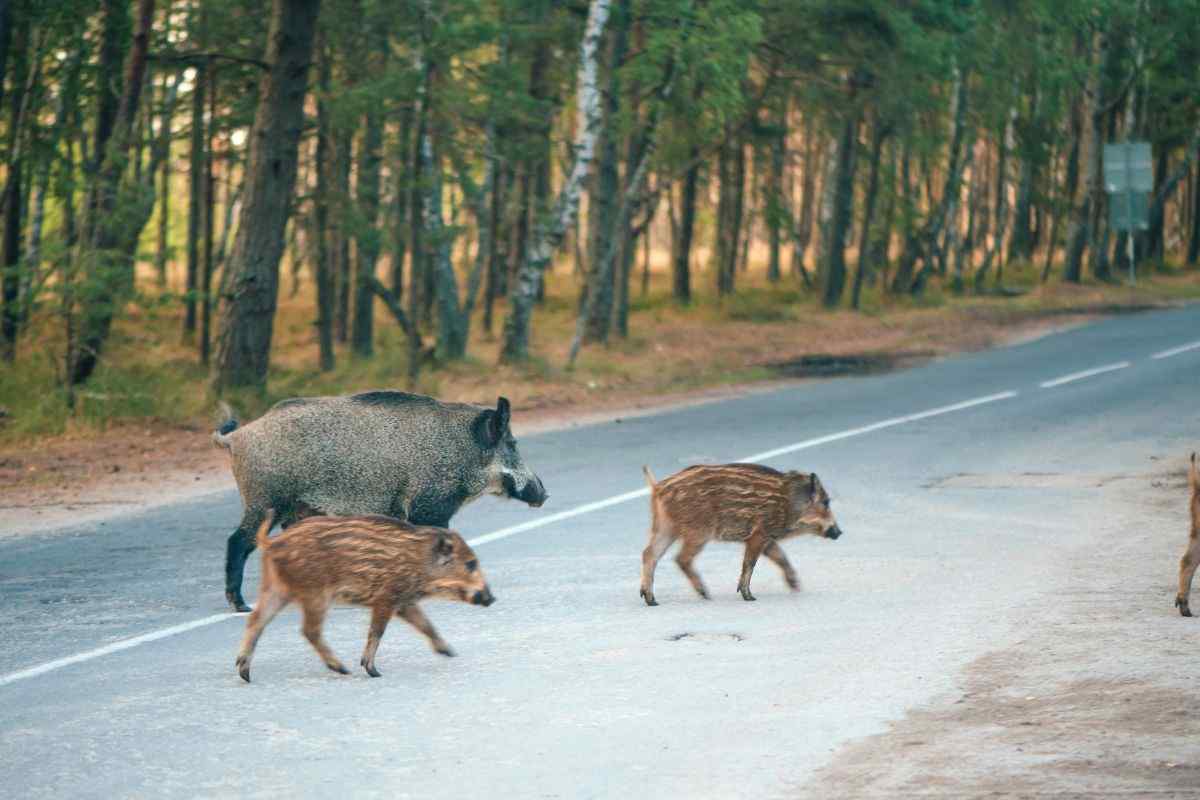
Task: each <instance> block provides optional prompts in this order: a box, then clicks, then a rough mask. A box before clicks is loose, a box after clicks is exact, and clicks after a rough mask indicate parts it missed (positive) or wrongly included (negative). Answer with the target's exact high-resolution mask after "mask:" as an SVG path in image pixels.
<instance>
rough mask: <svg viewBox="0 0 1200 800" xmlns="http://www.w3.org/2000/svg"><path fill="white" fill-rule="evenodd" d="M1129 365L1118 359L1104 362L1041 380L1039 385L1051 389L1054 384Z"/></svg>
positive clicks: (1069, 381) (1100, 373)
mask: <svg viewBox="0 0 1200 800" xmlns="http://www.w3.org/2000/svg"><path fill="white" fill-rule="evenodd" d="M1128 366H1129V362H1128V361H1118V362H1117V363H1116V364H1105V365H1104V366H1103V367H1095V368H1094V369H1085V370H1084V371H1082V372H1072V373H1071V374H1070V375H1063V376H1062V377H1060V378H1055V379H1053V380H1049V381H1042V382H1041V383H1040V384H1038V385H1039V386H1041V387H1042V388H1043V389H1053V388H1054V387H1055V386H1062V385H1063V384H1064V383H1071V382H1072V381H1081V380H1083V379H1084V378H1090V377H1092V376H1093V375H1102V374H1104V373H1105V372H1115V371H1116V370H1119V369H1125V368H1126V367H1128Z"/></svg>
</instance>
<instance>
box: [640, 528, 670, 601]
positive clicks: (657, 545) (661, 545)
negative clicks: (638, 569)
mask: <svg viewBox="0 0 1200 800" xmlns="http://www.w3.org/2000/svg"><path fill="white" fill-rule="evenodd" d="M673 541H675V537H674V536H672V535H671V533H670V531H669V530H664V528H663V527H658V526H655V527H654V528H652V529H651V531H650V543H649V544H648V545H646V549H645V550H643V551H642V590H641V593H642V599H643V600H645V601H646V605H648V606H656V605H658V601H657V600H655V599H654V570H655V569H656V568H657V567H658V560H659V559H660V558H662V557H663V553H665V552H667V548H668V547H670V546H671V542H673Z"/></svg>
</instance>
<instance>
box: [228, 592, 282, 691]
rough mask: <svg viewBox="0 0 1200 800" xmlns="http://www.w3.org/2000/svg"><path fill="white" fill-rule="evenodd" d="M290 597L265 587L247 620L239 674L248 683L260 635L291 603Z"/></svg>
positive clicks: (238, 664)
mask: <svg viewBox="0 0 1200 800" xmlns="http://www.w3.org/2000/svg"><path fill="white" fill-rule="evenodd" d="M290 602H291V600H290V598H288V597H287V595H285V594H284V593H282V592H278V591H274V590H272V589H270V588H268V587H265V586H264V587H263V590H262V591H261V592H259V595H258V603H257V605H255V606H254V611H252V612H251V613H250V618H249V619H248V620H246V633H245V634H244V635H243V636H242V649H241V650H240V651H238V657H237V668H238V674H239V675H241V676H242V680H244V681H245V682H246V683H249V682H250V659H252V658H253V657H254V648H255V647H257V646H258V637H260V636H262V632H263V630H264V629H265V628H266V627H267V626H268V625H270V624H271V620H273V619H275V615H276V614H278V613H279V612H280V611H282V610H283V609H284V607H285V606H286V605H287V604H288V603H290Z"/></svg>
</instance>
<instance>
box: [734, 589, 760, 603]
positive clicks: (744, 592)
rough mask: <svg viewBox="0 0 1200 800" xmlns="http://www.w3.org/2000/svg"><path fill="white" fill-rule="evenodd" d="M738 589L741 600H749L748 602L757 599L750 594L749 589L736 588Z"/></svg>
mask: <svg viewBox="0 0 1200 800" xmlns="http://www.w3.org/2000/svg"><path fill="white" fill-rule="evenodd" d="M738 591H739V592H741V593H742V599H743V600H746V601H749V602H754V601H755V600H757V599H758V598H757V597H755V596H754V595H752V594H750V590H749V589H738Z"/></svg>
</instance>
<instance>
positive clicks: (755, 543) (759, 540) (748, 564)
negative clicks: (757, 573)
mask: <svg viewBox="0 0 1200 800" xmlns="http://www.w3.org/2000/svg"><path fill="white" fill-rule="evenodd" d="M768 543H770V539H768V538H767V537H766V536H765V535H764V534H763V532H762V531H761V530H759V529H758V528H755V529H754V532H753V533H751V534H750V538H749V539H747V540H746V554H745V555H744V556H742V577H741V578H740V579H739V580H738V591H739V592H741V593H742V599H743V600H754V599H756V598H755V597H754V595H752V594H750V576H751V575H752V574H754V565H755V564H757V563H758V557H759V556H760V555H762V551H763V550H764V549H765V548H766V546H767V544H768Z"/></svg>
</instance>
